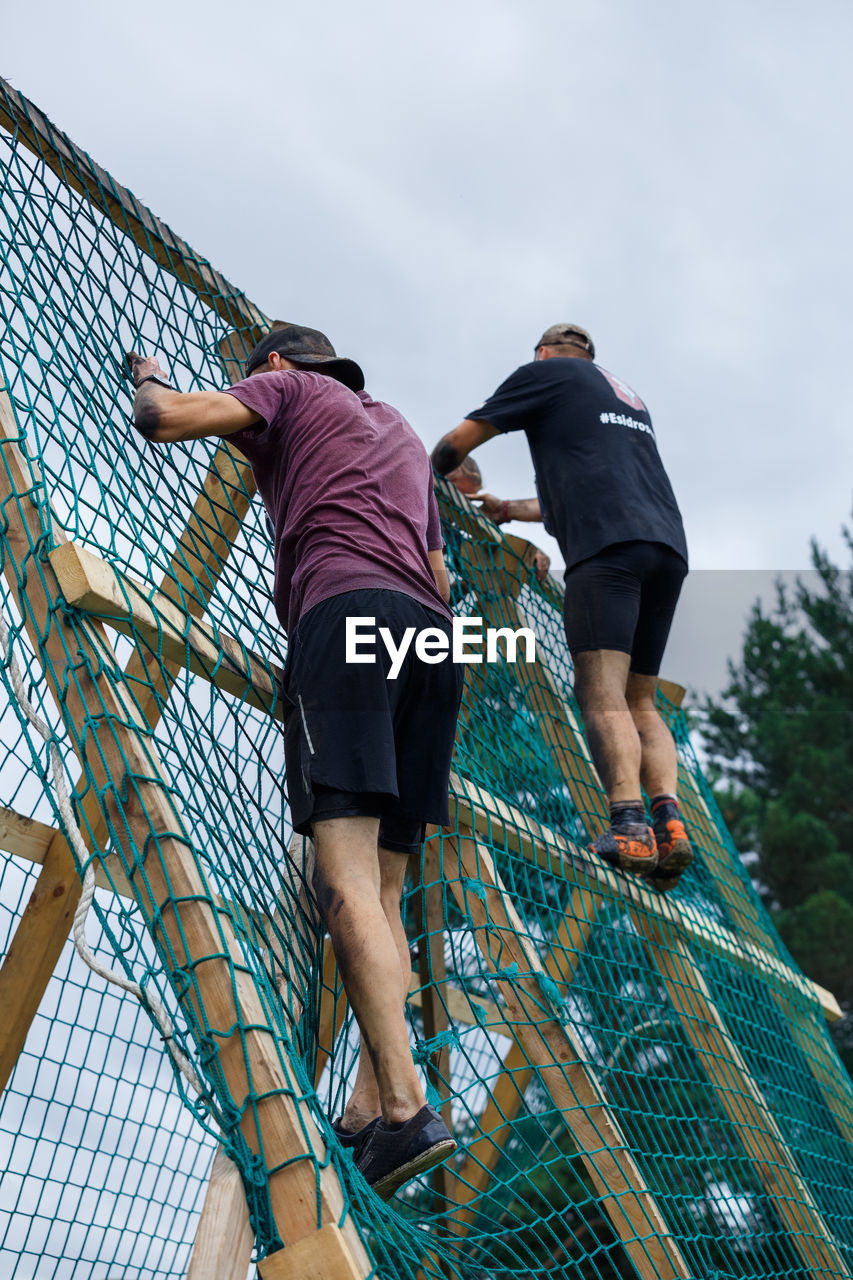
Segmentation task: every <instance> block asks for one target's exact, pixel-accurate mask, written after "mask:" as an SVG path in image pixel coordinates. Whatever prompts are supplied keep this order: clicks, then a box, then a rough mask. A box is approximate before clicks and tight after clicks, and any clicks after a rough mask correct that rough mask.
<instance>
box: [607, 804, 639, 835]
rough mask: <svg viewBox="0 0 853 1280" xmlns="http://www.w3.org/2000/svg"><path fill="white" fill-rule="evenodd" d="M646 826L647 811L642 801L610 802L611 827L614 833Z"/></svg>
mask: <svg viewBox="0 0 853 1280" xmlns="http://www.w3.org/2000/svg"><path fill="white" fill-rule="evenodd" d="M638 823H639V824H640V825H641V826H646V811H645V809H644V807H643V802H642V800H612V801H611V802H610V826H611V827H612V828H613V830H614V831H624V830H625V829H626V828H627V827H631V826H636V825H637V824H638Z"/></svg>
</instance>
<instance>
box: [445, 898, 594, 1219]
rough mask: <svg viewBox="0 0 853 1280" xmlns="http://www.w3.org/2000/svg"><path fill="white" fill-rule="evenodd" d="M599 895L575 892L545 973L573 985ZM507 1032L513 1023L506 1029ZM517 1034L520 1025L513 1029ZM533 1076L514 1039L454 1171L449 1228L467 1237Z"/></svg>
mask: <svg viewBox="0 0 853 1280" xmlns="http://www.w3.org/2000/svg"><path fill="white" fill-rule="evenodd" d="M601 901H602V900H601V898H598V897H596V896H595V895H594V894H592V893H590V892H589V890H587V889H583V888H580V887H578V888H576V889H574V890H573V892H572V894H571V897H570V899H569V903H568V905H567V908H566V912H565V915H564V917H563V919H562V921H561V922H560V925H559V927H558V928H557V930H556V932H555V934H554V936H553V938H551V939H550V948H549V952H548V955H547V957H546V959H545V965H544V967H545V971H546V973H548V975H549V976H550V977H551V978H553V979H554V980H555V981H556V982H562V983H564V984H565V985H567V986H568V985H569V984H570V983H571V981H572V979H573V977H574V974H575V970H576V968H577V965H578V963H579V962H580V960H581V958H582V956H583V954H584V951H585V950H586V946H587V943H588V941H589V935H590V933H591V932H592V928H593V925H594V923H595V920H596V916H597V913H598V910H599V908H600V906H601ZM507 1030H508V1031H509V1027H508V1028H507ZM511 1033H512V1034H513V1035H514V1036H515V1035H517V1034H518V1029H517V1028H515V1027H514V1028H512V1032H511ZM532 1076H533V1069H532V1068H531V1067H530V1064H529V1062H528V1059H527V1052H526V1050H525V1048H524V1045H523V1043H521V1042H519V1041H517V1040H516V1041H515V1042H514V1044H513V1045H512V1047H511V1048H510V1051H509V1053H508V1054H507V1057H506V1060H505V1062H504V1070H503V1072H502V1073H501V1076H500V1078H499V1079H498V1082H497V1085H496V1086H495V1088H494V1089H493V1090H492V1095H491V1098H490V1099H489V1102H488V1103H487V1105H486V1107H485V1109H484V1111H483V1114H482V1115H481V1116H480V1119H479V1121H478V1123H477V1128H478V1130H479V1132H480V1136H479V1137H478V1138H477V1139H475V1140H474V1142H473V1143H470V1144H469V1146H468V1149H467V1151H466V1153H465V1159H464V1160H463V1162H462V1165H461V1166H460V1168H459V1169H458V1170H457V1172H456V1186H455V1188H454V1191H453V1197H452V1198H453V1200H454V1201H455V1203H456V1204H457V1205H458V1206H459V1208H458V1210H457V1211H456V1212H454V1213H453V1214H452V1216H451V1217H450V1218H449V1219H448V1226H449V1228H450V1230H452V1231H453V1232H454V1234H456V1235H463V1234H465V1233H466V1231H467V1228H468V1227H469V1226H470V1224H471V1222H472V1221H473V1220H474V1218H475V1217H476V1209H475V1208H473V1207H471V1206H472V1202H473V1201H474V1200H476V1199H477V1198H478V1197H479V1196H481V1195H482V1194H483V1192H484V1191H485V1190H486V1188H487V1187H488V1185H489V1182H490V1180H491V1176H492V1174H493V1173H494V1170H495V1168H496V1167H497V1164H498V1161H499V1160H500V1157H501V1154H502V1152H503V1148H504V1144H505V1143H506V1140H507V1138H508V1137H509V1135H510V1133H511V1132H512V1121H513V1120H514V1119H515V1118H516V1116H517V1114H518V1112H519V1110H520V1108H521V1105H522V1103H523V1101H524V1094H525V1091H526V1089H527V1086H528V1084H529V1083H530V1080H531V1078H532Z"/></svg>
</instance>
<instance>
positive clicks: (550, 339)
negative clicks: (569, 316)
mask: <svg viewBox="0 0 853 1280" xmlns="http://www.w3.org/2000/svg"><path fill="white" fill-rule="evenodd" d="M566 343H568V344H569V345H570V346H573V347H583V349H584V350H585V351H588V352H589V354H590V355H591V356H592V358H593V360H594V359H595V343H594V342H593V340H592V338H591V337H590V335H589V334H588V333H587V331H586V329H582V328H581V327H580V325H579V324H552V325H551V328H550V329H546V330H545V332H544V333H543V334H542V337H541V338H540V339H539V341H538V342H537V343H536V346H535V347H534V351H536V350H538V349H539V347H559V346H563V345H565V344H566Z"/></svg>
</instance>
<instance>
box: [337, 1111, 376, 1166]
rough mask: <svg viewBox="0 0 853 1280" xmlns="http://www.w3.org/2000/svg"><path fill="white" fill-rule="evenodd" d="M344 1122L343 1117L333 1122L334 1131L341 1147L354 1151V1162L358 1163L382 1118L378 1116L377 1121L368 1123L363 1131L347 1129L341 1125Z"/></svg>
mask: <svg viewBox="0 0 853 1280" xmlns="http://www.w3.org/2000/svg"><path fill="white" fill-rule="evenodd" d="M342 1120H343V1116H341V1117H340V1119H338V1120H333V1121H332V1129H333V1131H334V1134H335V1137H336V1138H337V1140H338V1142H339V1143H340V1144H341V1146H342V1147H349V1148H350V1149H351V1151H352V1158H353V1160H355V1161H356V1163H358V1158H359V1156H360V1155H361V1153H362V1150H363V1148H364V1144H365V1142H367V1139H368V1138H369V1137H370V1135H371V1133H373V1130H374V1129H375V1128H376V1126H377V1125H378V1123H379V1120H380V1117H379V1116H377V1117H376V1119H375V1120H370V1121H368V1123H367V1124H366V1125H365V1126H364V1128H363V1129H345V1128H344V1127H343V1124H342V1123H341V1121H342Z"/></svg>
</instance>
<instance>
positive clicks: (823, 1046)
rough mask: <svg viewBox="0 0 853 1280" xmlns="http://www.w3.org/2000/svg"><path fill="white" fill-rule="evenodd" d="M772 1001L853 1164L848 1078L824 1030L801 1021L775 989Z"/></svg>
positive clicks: (852, 1110)
mask: <svg viewBox="0 0 853 1280" xmlns="http://www.w3.org/2000/svg"><path fill="white" fill-rule="evenodd" d="M773 998H774V999H775V1001H776V1002H777V1004H778V1005H779V1006H780V1008H781V1010H782V1013H783V1015H784V1017H785V1022H786V1026H787V1027H788V1030H789V1031H790V1033H791V1035H792V1036H793V1038H794V1040H795V1041H796V1043H797V1044H798V1045H799V1047H800V1049H801V1050H802V1052H803V1054H804V1055H805V1058H806V1061H807V1062H808V1064H809V1067H810V1068H811V1070H812V1072H813V1074H814V1077H815V1080H816V1081H817V1085H818V1088H819V1089H820V1092H821V1094H822V1095H823V1100H824V1102H825V1103H826V1105H827V1107H828V1108H829V1111H830V1113H831V1114H832V1117H833V1119H834V1120H835V1123H836V1124H837V1125H838V1129H839V1132H840V1133H841V1136H842V1138H844V1140H845V1141H846V1142H847V1143H848V1145H849V1146H850V1149H851V1157H850V1163H851V1164H853V1101H851V1097H850V1075H849V1073H848V1072H847V1070H846V1069H845V1067H844V1064H843V1062H842V1061H841V1059H840V1057H839V1056H838V1054H837V1052H836V1050H835V1047H834V1046H833V1044H832V1043H831V1041H829V1040H828V1038H827V1034H826V1029H825V1028H824V1027H823V1026H822V1025H815V1023H813V1022H812V1020H811V1019H809V1021H808V1022H804V1021H803V1019H802V1010H798V1009H797V1008H796V1007H795V1006H793V1005H792V1004H791V1001H790V998H789V997H788V994H787V992H785V991H784V990H783V991H779V990H774V991H773ZM810 1012H812V1011H811V1010H810ZM839 1012H840V1011H839Z"/></svg>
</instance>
